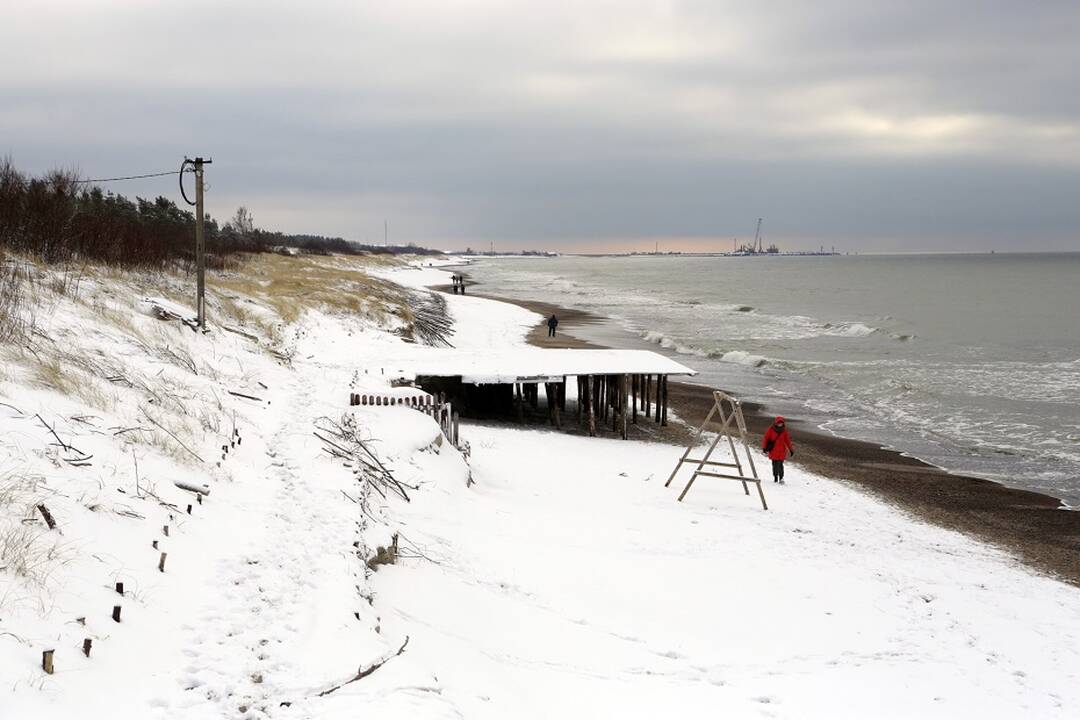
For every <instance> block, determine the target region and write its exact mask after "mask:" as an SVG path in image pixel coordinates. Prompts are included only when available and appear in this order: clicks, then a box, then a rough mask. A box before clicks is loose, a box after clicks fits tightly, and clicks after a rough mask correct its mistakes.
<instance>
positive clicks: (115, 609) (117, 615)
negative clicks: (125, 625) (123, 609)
mask: <svg viewBox="0 0 1080 720" xmlns="http://www.w3.org/2000/svg"><path fill="white" fill-rule="evenodd" d="M112 619H113V622H120V606H119V605H113V609H112Z"/></svg>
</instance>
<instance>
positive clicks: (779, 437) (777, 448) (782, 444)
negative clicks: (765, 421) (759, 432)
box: [761, 415, 795, 460]
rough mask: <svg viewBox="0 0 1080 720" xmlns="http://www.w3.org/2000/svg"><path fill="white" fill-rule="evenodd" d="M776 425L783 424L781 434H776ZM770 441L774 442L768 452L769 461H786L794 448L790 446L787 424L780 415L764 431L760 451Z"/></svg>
mask: <svg viewBox="0 0 1080 720" xmlns="http://www.w3.org/2000/svg"><path fill="white" fill-rule="evenodd" d="M777 423H784V429H783V431H782V432H776V424H777ZM770 440H772V441H774V442H773V446H772V450H770V451H769V459H770V460H786V459H787V456H788V453H789V452H792V453H793V452H795V446H794V445H792V444H791V433H789V432H788V429H787V423H786V422H785V421H784V418H783V416H782V415H781V416H777V418H776V420H774V421H773V424H772V425H770V426H769V429H768V430H766V431H765V437H764V438H763V439H762V441H761V449H762V450H764V449H765V447H766V446H767V445H768V444H769V441H770Z"/></svg>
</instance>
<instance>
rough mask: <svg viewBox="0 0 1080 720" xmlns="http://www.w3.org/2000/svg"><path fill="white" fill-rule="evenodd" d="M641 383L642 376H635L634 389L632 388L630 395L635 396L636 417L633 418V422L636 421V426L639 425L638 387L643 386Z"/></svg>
mask: <svg viewBox="0 0 1080 720" xmlns="http://www.w3.org/2000/svg"><path fill="white" fill-rule="evenodd" d="M640 381H641V376H640V375H634V377H633V380H632V382H633V387H631V388H630V393H631V395H633V398H634V416H633V420H634V424H635V425H637V396H638V387H639V386H640V385H641V382H640Z"/></svg>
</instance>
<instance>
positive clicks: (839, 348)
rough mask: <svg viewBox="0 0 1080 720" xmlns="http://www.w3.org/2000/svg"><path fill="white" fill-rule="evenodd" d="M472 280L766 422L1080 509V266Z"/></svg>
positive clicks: (846, 267) (648, 262)
mask: <svg viewBox="0 0 1080 720" xmlns="http://www.w3.org/2000/svg"><path fill="white" fill-rule="evenodd" d="M468 274H469V276H470V278H471V280H473V281H475V282H478V283H480V285H479V286H478V287H477V290H478V291H480V292H484V293H490V294H493V295H500V296H503V297H507V298H514V299H521V300H531V301H539V302H541V303H543V302H548V303H551V304H552V306H553V307H558V306H561V307H571V308H575V309H580V310H586V311H589V312H591V313H595V314H598V315H601V316H604V317H606V318H608V319H609V320H608V322H606V323H600V324H597V325H595V326H587V327H584V328H582V329H581V330H575V334H577V335H581V336H582V337H583V338H584V339H588V340H592V341H595V342H599V343H603V344H607V345H617V346H619V347H625V346H627V345H630V346H634V347H641V348H649V349H653V350H656V351H659V352H662V353H665V354H667V355H670V356H672V357H674V358H676V359H678V360H680V361H681V362H683V363H684V364H686V365H688V366H690V367H692V368H693V369H695V370H697V371H698V372H699V375H698V376H696V377H695V378H694V382H698V383H702V384H705V385H711V386H715V387H720V388H725V389H728V390H729V391H732V392H734V393H736V394H737V395H739V396H741V397H742V398H744V399H747V400H755V401H760V402H763V403H764V404H765V405H766V407H767V409H769V410H770V411H772V412H776V413H778V414H784V415H789V416H792V417H795V418H799V419H802V420H805V421H808V422H810V423H812V424H814V425H817V426H819V427H820V428H822V429H823V430H826V431H828V432H831V433H833V434H835V435H838V436H842V437H848V438H854V439H860V440H868V441H871V442H874V443H878V444H880V445H882V446H884V447H888V448H891V449H895V450H898V451H901V452H903V453H905V454H908V455H911V456H914V457H917V458H919V459H921V460H924V461H926V462H929V463H932V464H934V465H937V466H939V467H942V468H944V469H946V470H948V471H950V472H954V473H958V474H966V475H973V476H977V477H983V478H987V479H991V480H995V481H998V482H1002V483H1004V484H1006V485H1010V486H1013V487H1019V488H1025V489H1030V490H1036V491H1039V492H1042V493H1046V494H1049V495H1052V496H1054V497H1057V498H1060V499H1061V500H1063V501H1064V502H1065V503H1066V504H1067V505H1068V506H1069V507H1071V508H1073V509H1076V508H1080V253H1064V254H1003V253H999V254H986V255H892V256H884V255H842V256H756V257H755V256H751V257H709V256H706V257H701V256H680V255H637V256H621V257H583V256H561V257H551V258H537V257H520V258H480V259H476V260H475V262H474V263H473V264H472V265H471V267H470V268H469V269H468ZM686 419H687V420H688V421H690V422H693V421H695V420H697V418H686Z"/></svg>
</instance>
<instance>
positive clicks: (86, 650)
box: [82, 638, 94, 657]
mask: <svg viewBox="0 0 1080 720" xmlns="http://www.w3.org/2000/svg"><path fill="white" fill-rule="evenodd" d="M93 644H94V641H93V640H91V639H90V638H85V639H84V640H83V641H82V654H83V655H85V656H86V657H90V648H91V647H92V646H93Z"/></svg>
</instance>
